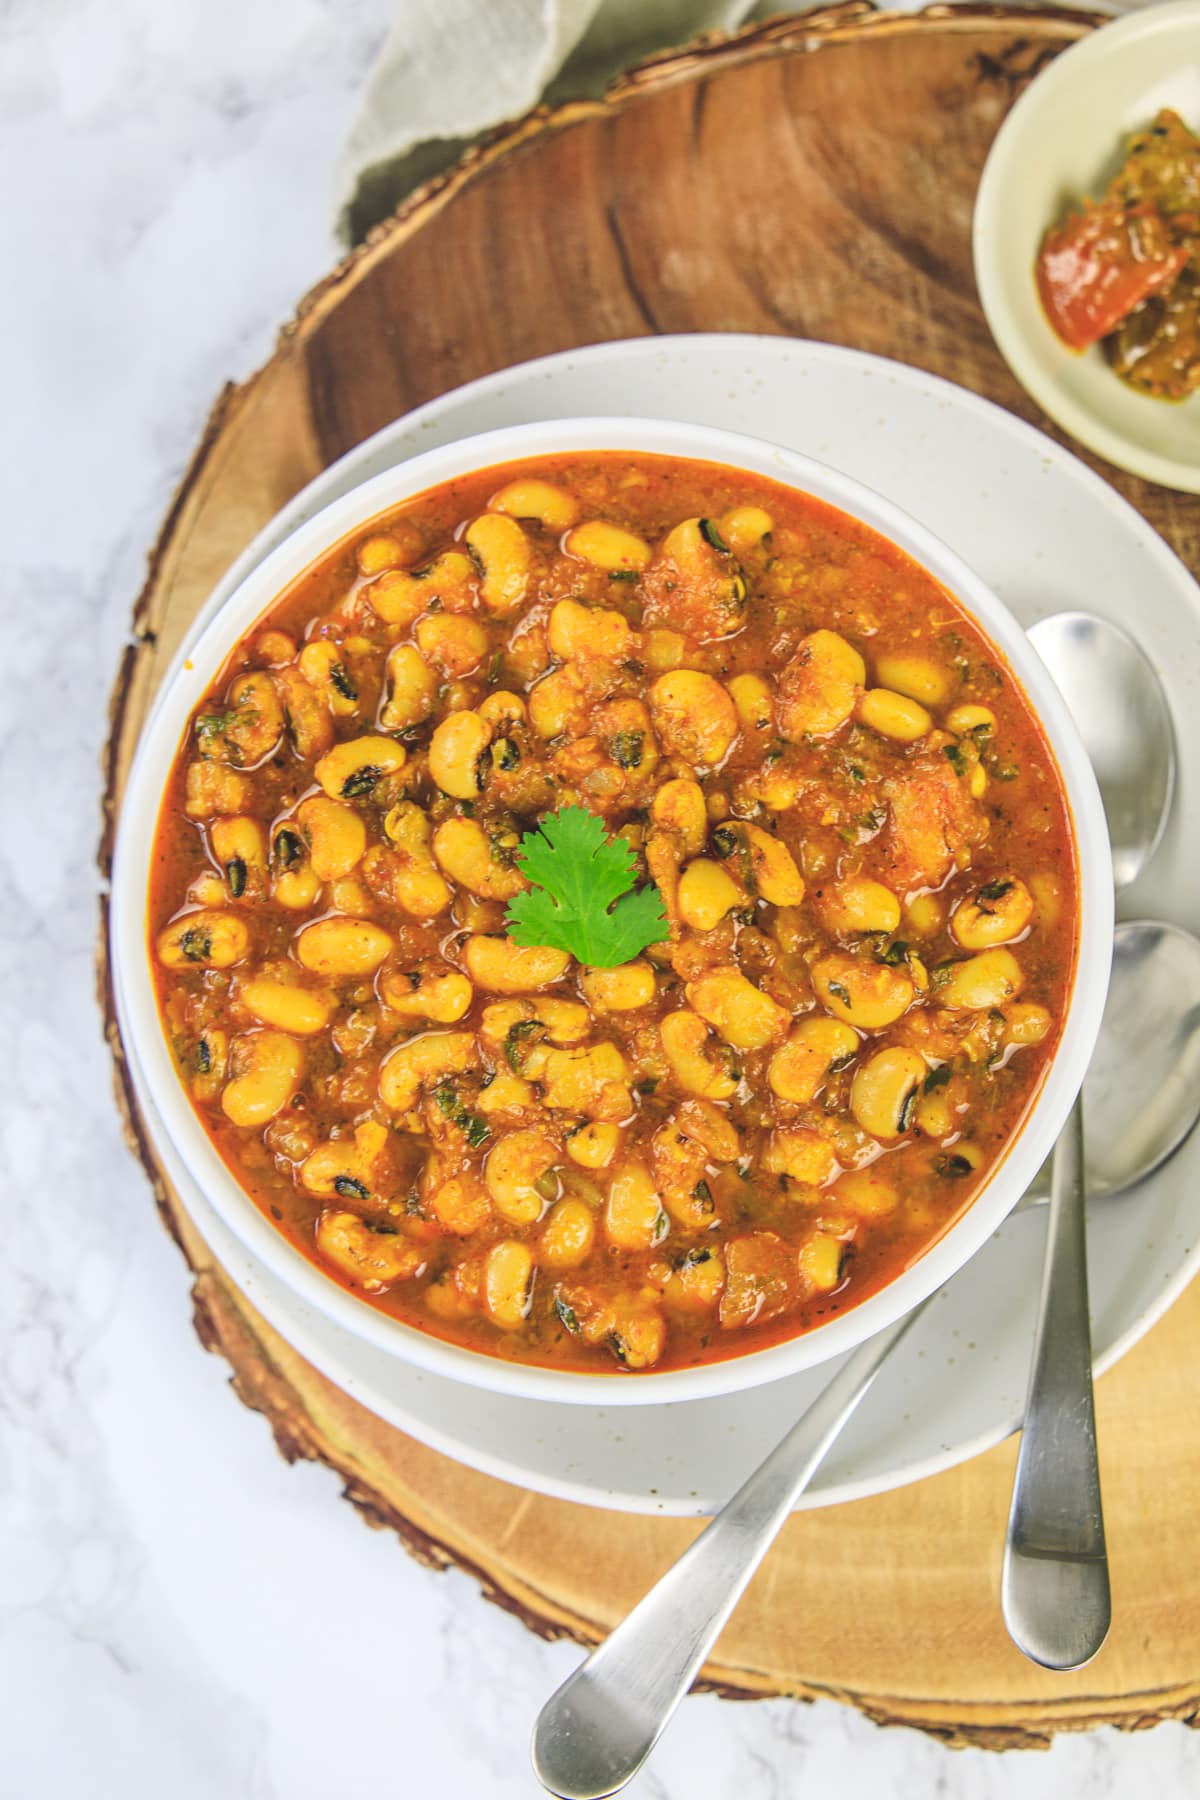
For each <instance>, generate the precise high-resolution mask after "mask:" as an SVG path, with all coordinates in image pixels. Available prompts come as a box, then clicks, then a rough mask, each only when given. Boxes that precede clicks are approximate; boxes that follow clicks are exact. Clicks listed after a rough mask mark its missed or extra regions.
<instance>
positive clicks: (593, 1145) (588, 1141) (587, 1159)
mask: <svg viewBox="0 0 1200 1800" xmlns="http://www.w3.org/2000/svg"><path fill="white" fill-rule="evenodd" d="M566 1147H567V1155H568V1156H569V1157H570V1159H571V1161H572V1162H573V1163H578V1165H579V1167H580V1168H581V1169H607V1167H608V1165H609V1163H610V1162H611V1161H612V1159H613V1157H614V1156H615V1155H616V1153H617V1151H618V1150H619V1149H620V1147H621V1128H620V1126H619V1125H613V1124H611V1123H609V1122H607V1121H605V1120H602V1119H589V1121H588V1123H587V1124H586V1125H581V1126H580V1127H579V1129H578V1130H577V1131H573V1132H572V1133H571V1135H570V1136H569V1137H568V1139H567V1146H566Z"/></svg>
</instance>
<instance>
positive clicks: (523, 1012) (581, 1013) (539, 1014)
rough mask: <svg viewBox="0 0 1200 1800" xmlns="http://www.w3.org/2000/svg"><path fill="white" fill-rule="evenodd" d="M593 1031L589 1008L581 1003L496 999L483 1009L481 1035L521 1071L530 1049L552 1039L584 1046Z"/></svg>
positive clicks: (546, 999) (493, 1049)
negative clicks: (591, 1030) (545, 1039)
mask: <svg viewBox="0 0 1200 1800" xmlns="http://www.w3.org/2000/svg"><path fill="white" fill-rule="evenodd" d="M590 1028H591V1017H590V1015H589V1013H588V1009H587V1007H586V1006H581V1005H580V1004H579V1002H578V1001H577V1000H559V999H557V998H555V997H554V996H548V997H546V998H545V999H541V998H539V999H536V1000H535V999H528V1000H495V1001H493V1002H492V1004H491V1005H490V1006H485V1007H484V1009H483V1017H482V1018H481V1020H480V1022H479V1034H480V1036H481V1037H482V1039H483V1041H484V1043H485V1044H487V1045H488V1046H489V1048H490V1049H491V1050H492V1051H493V1053H494V1054H496V1055H503V1056H504V1058H505V1059H506V1060H508V1061H509V1062H510V1063H515V1065H516V1067H517V1068H518V1069H519V1068H521V1067H523V1066H524V1059H525V1056H526V1053H527V1051H528V1050H530V1049H532V1048H533V1047H534V1046H535V1045H537V1044H539V1043H541V1042H542V1040H543V1039H544V1038H549V1039H550V1040H551V1042H552V1043H555V1044H580V1043H582V1042H583V1040H584V1038H586V1037H587V1034H588V1031H589V1030H590Z"/></svg>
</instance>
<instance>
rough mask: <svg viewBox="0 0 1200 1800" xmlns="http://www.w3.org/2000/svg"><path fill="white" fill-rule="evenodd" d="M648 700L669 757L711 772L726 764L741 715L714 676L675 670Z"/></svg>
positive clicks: (660, 681)
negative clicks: (697, 765) (674, 757)
mask: <svg viewBox="0 0 1200 1800" xmlns="http://www.w3.org/2000/svg"><path fill="white" fill-rule="evenodd" d="M648 698H649V702H650V713H651V716H652V718H653V720H654V729H655V731H656V732H657V734H658V737H659V740H660V742H661V744H662V746H663V748H664V750H666V751H667V753H668V754H669V755H672V756H682V757H683V758H684V760H685V761H687V762H690V763H701V764H703V765H704V766H705V767H708V768H712V767H715V766H716V764H717V763H720V762H722V761H724V759H725V757H726V756H727V755H728V754H729V751H730V749H731V748H732V746H733V744H734V742H735V740H736V738H737V735H738V715H737V711H736V709H735V707H734V704H733V701H732V700H731V699H730V698H729V695H728V694H727V693H726V692H725V689H724V688H723V687H721V685H720V683H719V682H716V681H714V680H713V678H712V676H711V675H705V674H703V673H702V672H701V671H700V670H698V669H673V670H672V671H671V673H670V674H668V675H660V676H659V678H658V680H657V681H656V682H655V683H654V685H653V686H652V687H651V689H650V693H649V696H648Z"/></svg>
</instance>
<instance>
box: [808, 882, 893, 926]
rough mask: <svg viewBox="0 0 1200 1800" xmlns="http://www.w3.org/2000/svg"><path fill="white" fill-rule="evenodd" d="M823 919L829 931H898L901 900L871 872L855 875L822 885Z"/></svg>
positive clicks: (819, 902) (819, 906) (820, 906)
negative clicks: (824, 886)
mask: <svg viewBox="0 0 1200 1800" xmlns="http://www.w3.org/2000/svg"><path fill="white" fill-rule="evenodd" d="M817 911H818V912H819V913H820V916H821V923H822V924H823V925H824V926H825V927H826V929H827V930H829V931H838V932H845V933H847V934H849V933H851V932H856V931H889V932H890V931H895V929H896V927H897V925H899V923H900V902H899V900H897V898H896V896H895V894H893V893H892V891H891V889H890V888H886V887H884V885H883V883H882V882H881V881H873V880H872V879H871V878H870V876H868V875H851V876H848V877H847V878H846V880H845V881H839V882H836V883H834V884H833V885H832V886H830V887H826V888H822V890H821V892H820V894H819V895H818V896H817Z"/></svg>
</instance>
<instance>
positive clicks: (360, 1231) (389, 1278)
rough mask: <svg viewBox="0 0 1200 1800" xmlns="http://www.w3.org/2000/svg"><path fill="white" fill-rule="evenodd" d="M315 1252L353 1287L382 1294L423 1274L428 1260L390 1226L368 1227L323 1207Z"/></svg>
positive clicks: (418, 1247)
mask: <svg viewBox="0 0 1200 1800" xmlns="http://www.w3.org/2000/svg"><path fill="white" fill-rule="evenodd" d="M317 1249H318V1250H319V1251H320V1252H321V1255H322V1256H324V1257H325V1258H326V1259H327V1261H329V1262H331V1263H332V1264H333V1265H334V1267H335V1268H336V1269H340V1270H341V1272H342V1274H343V1275H345V1276H346V1277H347V1279H348V1280H349V1281H351V1282H352V1283H353V1284H354V1285H355V1286H356V1287H361V1288H363V1289H364V1290H365V1291H366V1292H367V1293H368V1294H381V1293H382V1292H383V1291H384V1289H385V1288H389V1287H392V1286H393V1285H394V1284H395V1283H396V1282H397V1281H410V1280H411V1279H412V1278H413V1277H414V1276H416V1275H420V1274H422V1273H423V1272H424V1270H425V1265H426V1263H427V1261H428V1256H427V1253H426V1251H425V1249H424V1248H423V1247H422V1246H421V1245H420V1244H418V1243H417V1242H416V1241H415V1240H414V1239H413V1238H410V1237H406V1236H405V1235H404V1233H403V1232H400V1231H397V1230H396V1229H395V1228H394V1227H392V1226H383V1225H368V1223H367V1221H366V1220H365V1219H360V1218H359V1216H358V1214H357V1213H353V1212H346V1211H343V1210H342V1209H340V1208H337V1207H326V1208H325V1209H324V1210H323V1212H322V1213H321V1216H320V1218H319V1219H318V1220H317Z"/></svg>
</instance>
